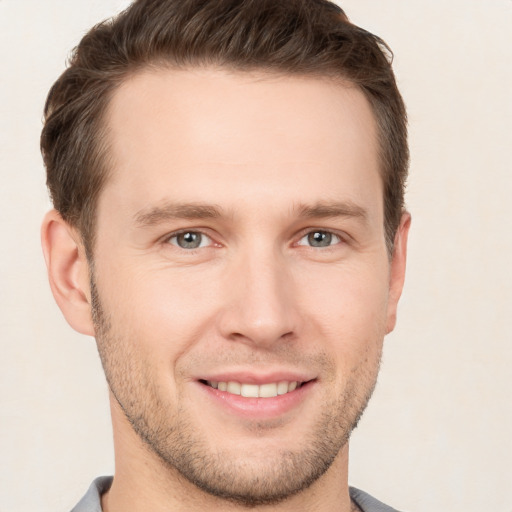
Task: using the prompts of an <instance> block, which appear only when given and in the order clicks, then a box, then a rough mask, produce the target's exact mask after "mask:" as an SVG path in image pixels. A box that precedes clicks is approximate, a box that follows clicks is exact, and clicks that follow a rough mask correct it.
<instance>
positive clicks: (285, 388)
mask: <svg viewBox="0 0 512 512" xmlns="http://www.w3.org/2000/svg"><path fill="white" fill-rule="evenodd" d="M200 382H201V383H202V384H204V385H205V386H209V387H211V388H213V389H218V390H219V391H224V392H226V393H229V394H231V395H238V396H242V397H245V398H275V397H277V396H281V395H286V394H288V393H291V392H292V391H295V390H296V389H299V388H301V387H302V386H303V385H305V384H307V382H300V381H279V382H269V383H265V384H249V383H244V382H237V381H227V382H222V381H221V382H217V381H213V380H200Z"/></svg>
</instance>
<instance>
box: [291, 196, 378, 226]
mask: <svg viewBox="0 0 512 512" xmlns="http://www.w3.org/2000/svg"><path fill="white" fill-rule="evenodd" d="M294 210H295V211H296V212H297V214H298V216H299V217H300V218H305V219H311V218H317V219H326V218H335V217H352V218H355V219H359V220H361V221H363V222H366V221H367V220H368V211H367V210H366V209H365V208H363V207H362V206H359V205H357V204H355V203H353V202H352V201H333V202H319V203H316V204H314V205H312V206H310V205H304V204H299V205H296V206H295V208H294Z"/></svg>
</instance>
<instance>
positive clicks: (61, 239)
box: [41, 210, 94, 336]
mask: <svg viewBox="0 0 512 512" xmlns="http://www.w3.org/2000/svg"><path fill="white" fill-rule="evenodd" d="M41 242H42V246H43V253H44V258H45V261H46V266H47V269H48V279H49V281H50V287H51V289H52V293H53V296H54V298H55V300H56V302H57V304H58V306H59V308H60V309H61V311H62V313H63V315H64V317H65V318H66V320H67V322H68V323H69V325H71V327H73V329H75V330H76V331H78V332H80V333H82V334H87V335H90V336H94V326H93V322H92V315H91V301H90V289H89V265H88V262H87V258H86V256H85V251H84V250H83V246H82V244H81V241H80V237H79V235H78V233H77V231H76V230H75V229H74V228H72V227H71V226H70V225H69V224H68V223H67V222H65V221H64V220H63V219H62V217H61V216H60V214H59V213H58V212H57V211H56V210H51V211H49V212H48V213H47V214H46V215H45V217H44V220H43V224H42V226H41Z"/></svg>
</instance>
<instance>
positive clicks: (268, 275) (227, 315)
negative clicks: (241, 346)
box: [223, 244, 298, 345]
mask: <svg viewBox="0 0 512 512" xmlns="http://www.w3.org/2000/svg"><path fill="white" fill-rule="evenodd" d="M255 245H257V247H255V246H254V245H252V246H251V248H248V250H245V251H243V252H242V253H240V254H239V255H238V256H237V258H236V261H234V262H233V266H232V269H231V270H230V272H231V273H232V275H231V276H230V283H231V286H230V291H229V297H230V300H229V301H228V304H227V307H226V309H225V311H224V318H223V331H224V335H225V336H228V337H231V338H237V339H239V340H242V339H243V340H245V341H246V342H251V343H254V344H259V345H266V344H272V343H274V342H275V341H277V340H279V339H280V338H283V337H284V336H286V335H291V334H293V333H294V331H295V330H296V329H297V319H298V313H297V308H296V304H295V303H294V294H293V279H292V275H291V273H290V271H289V269H288V268H287V266H286V261H285V258H284V257H283V255H282V254H281V253H280V252H279V251H277V250H275V248H274V247H272V246H271V244H266V245H264V244H255Z"/></svg>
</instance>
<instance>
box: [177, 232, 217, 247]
mask: <svg viewBox="0 0 512 512" xmlns="http://www.w3.org/2000/svg"><path fill="white" fill-rule="evenodd" d="M168 242H169V243H170V244H172V245H175V246H176V247H179V248H181V249H200V248H201V247H207V246H208V245H210V244H211V243H212V240H211V238H210V237H208V236H206V235H205V234H204V233H201V232H200V231H182V232H181V233H176V234H175V235H172V236H171V237H170V238H169V239H168Z"/></svg>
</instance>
